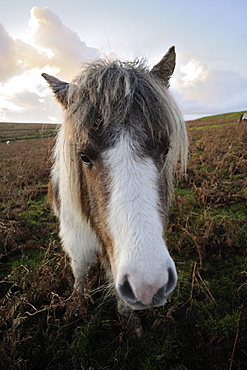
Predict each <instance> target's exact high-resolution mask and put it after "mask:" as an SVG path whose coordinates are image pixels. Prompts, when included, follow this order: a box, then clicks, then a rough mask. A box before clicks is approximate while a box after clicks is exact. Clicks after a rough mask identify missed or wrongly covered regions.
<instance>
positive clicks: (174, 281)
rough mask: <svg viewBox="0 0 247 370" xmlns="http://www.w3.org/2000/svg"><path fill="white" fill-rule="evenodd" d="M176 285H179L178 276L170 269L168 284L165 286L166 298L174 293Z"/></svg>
mask: <svg viewBox="0 0 247 370" xmlns="http://www.w3.org/2000/svg"><path fill="white" fill-rule="evenodd" d="M176 284H177V275H176V273H174V271H173V270H172V269H171V268H169V269H168V282H167V284H166V286H165V295H166V296H168V295H169V294H170V293H171V292H172V291H173V289H174V288H175V286H176Z"/></svg>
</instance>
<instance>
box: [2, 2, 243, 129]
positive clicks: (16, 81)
mask: <svg viewBox="0 0 247 370" xmlns="http://www.w3.org/2000/svg"><path fill="white" fill-rule="evenodd" d="M246 14H247V1H246V0H207V1H200V0H173V1H170V0H149V1H148V0H125V1H117V0H87V1H86V0H70V1H65V2H64V1H61V0H49V1H42V0H36V1H32V0H22V1H20V0H8V1H1V4H0V122H47V123H59V122H61V121H62V113H61V109H60V107H59V105H58V104H57V103H56V102H55V101H54V98H53V96H52V93H51V91H50V89H49V88H48V86H47V83H46V81H45V80H44V79H43V78H42V77H41V73H42V72H46V73H49V74H52V75H54V76H56V77H57V78H60V79H62V80H64V81H67V82H70V81H71V80H72V79H73V77H74V76H75V75H77V74H78V73H79V72H80V70H81V67H82V64H83V63H84V62H90V61H93V60H95V59H97V58H99V57H101V58H102V57H104V56H107V57H108V58H116V57H117V58H119V59H121V60H133V59H135V58H146V60H147V64H148V66H150V68H151V67H152V66H153V65H154V64H156V63H158V62H159V61H160V59H161V58H162V56H163V55H164V54H165V53H166V51H167V50H168V49H169V47H170V46H172V45H174V46H175V48H176V53H177V63H176V69H175V72H174V75H173V77H172V79H171V88H170V89H171V93H172V94H173V96H174V97H175V99H176V100H177V102H178V105H179V107H180V109H181V111H182V113H183V115H184V117H185V119H187V120H188V119H195V118H198V117H204V116H208V115H213V114H220V113H227V112H237V111H243V110H246V111H247V22H246Z"/></svg>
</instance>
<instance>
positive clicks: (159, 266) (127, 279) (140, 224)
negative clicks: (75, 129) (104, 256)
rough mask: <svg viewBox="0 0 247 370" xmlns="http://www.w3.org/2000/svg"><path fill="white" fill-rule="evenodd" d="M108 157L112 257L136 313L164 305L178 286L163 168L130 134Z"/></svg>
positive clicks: (120, 285)
mask: <svg viewBox="0 0 247 370" xmlns="http://www.w3.org/2000/svg"><path fill="white" fill-rule="evenodd" d="M105 157H106V166H107V167H108V168H109V184H110V197H109V203H108V206H107V225H108V230H109V235H110V238H111V239H112V245H113V250H111V256H109V257H110V261H111V268H112V272H113V278H114V282H115V286H116V289H117V292H118V294H119V295H120V296H121V298H123V299H124V300H125V301H126V302H127V303H128V304H129V305H130V306H131V307H132V308H134V309H142V308H146V307H151V306H159V305H162V304H164V303H165V301H166V298H167V296H168V295H169V294H170V293H171V292H172V290H173V289H174V288H175V286H176V282H177V274H176V269H175V265H174V262H173V260H172V259H171V257H170V255H169V253H168V250H167V248H166V245H165V241H164V239H163V237H162V236H163V234H164V225H163V224H164V220H163V216H162V211H164V210H162V205H161V204H160V203H161V199H160V197H159V190H158V183H159V181H160V178H159V177H160V174H159V172H158V169H157V166H156V165H155V163H154V161H153V159H152V158H150V157H148V156H144V157H142V158H141V157H140V156H139V155H138V144H137V143H136V142H133V140H132V139H131V137H130V135H129V134H127V133H125V134H122V136H121V137H120V139H119V141H118V142H117V144H115V146H114V147H113V148H110V149H108V150H107V151H106V153H105Z"/></svg>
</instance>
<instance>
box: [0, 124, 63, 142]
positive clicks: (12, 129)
mask: <svg viewBox="0 0 247 370" xmlns="http://www.w3.org/2000/svg"><path fill="white" fill-rule="evenodd" d="M58 127H59V125H57V124H48V123H47V124H45V123H13V122H0V141H8V140H24V139H39V138H44V137H49V136H51V135H54V132H55V131H56V130H57V128H58Z"/></svg>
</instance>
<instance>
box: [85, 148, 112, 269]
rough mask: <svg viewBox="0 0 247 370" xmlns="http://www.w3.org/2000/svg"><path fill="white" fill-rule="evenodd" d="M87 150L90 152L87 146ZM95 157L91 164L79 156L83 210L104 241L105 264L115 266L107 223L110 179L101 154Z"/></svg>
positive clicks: (100, 238)
mask: <svg viewBox="0 0 247 370" xmlns="http://www.w3.org/2000/svg"><path fill="white" fill-rule="evenodd" d="M85 151H86V152H87V153H88V152H89V150H87V149H86V148H85ZM95 158H96V159H95V160H94V161H93V164H92V166H91V165H87V164H85V163H84V162H83V161H82V160H81V159H80V158H79V156H78V173H79V183H80V200H81V211H82V213H83V215H84V217H86V218H87V220H88V222H89V223H90V225H91V227H92V229H93V230H94V231H95V232H96V234H97V236H98V238H99V240H100V241H101V243H102V246H103V251H102V256H103V261H104V265H106V266H109V261H110V263H111V266H113V255H114V253H113V250H114V246H113V241H112V239H111V237H110V234H109V232H108V226H107V223H106V212H107V210H106V209H107V203H108V198H109V192H108V188H109V186H108V182H109V180H108V176H107V174H106V172H107V169H105V168H103V162H102V159H101V157H100V154H99V153H98V155H96V154H95ZM107 259H108V261H107Z"/></svg>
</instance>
